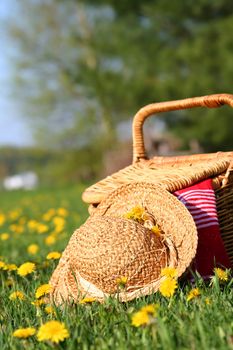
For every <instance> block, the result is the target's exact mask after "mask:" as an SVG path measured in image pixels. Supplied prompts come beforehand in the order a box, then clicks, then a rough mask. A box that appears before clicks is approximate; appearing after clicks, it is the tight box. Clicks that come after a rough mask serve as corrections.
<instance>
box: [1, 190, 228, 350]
mask: <svg viewBox="0 0 233 350" xmlns="http://www.w3.org/2000/svg"><path fill="white" fill-rule="evenodd" d="M82 190H83V188H82V186H78V187H75V188H67V189H63V190H57V191H55V190H53V191H46V190H41V191H38V192H37V191H35V192H14V193H1V197H0V198H1V202H0V203H1V205H0V246H1V250H0V256H1V257H0V280H1V288H0V294H1V295H0V325H1V332H0V350H6V349H12V350H14V349H29V350H30V349H49V348H55V349H56V348H57V349H74V350H76V349H93V350H94V349H101V350H104V349H127V350H129V349H164V350H165V349H166V350H169V349H183V350H184V349H187V350H188V349H189V350H190V349H205V350H206V349H218V350H219V349H224V350H225V349H233V312H232V310H233V309H232V306H233V289H232V285H233V280H232V277H231V276H230V275H228V278H226V279H227V280H226V281H220V280H219V279H218V278H217V277H215V278H214V279H213V283H212V284H210V283H209V282H208V283H204V282H203V280H202V279H201V278H200V277H198V276H197V277H196V280H195V283H194V284H193V285H191V284H190V283H185V282H181V281H179V282H178V283H179V286H178V289H177V290H176V292H175V294H174V295H173V296H172V297H171V298H166V297H164V296H162V295H161V294H160V293H159V292H158V293H156V294H155V295H151V296H148V297H143V298H141V299H138V300H135V301H132V302H129V303H119V302H118V301H117V300H115V299H108V300H106V302H105V303H103V304H99V303H98V302H96V301H94V302H93V303H84V304H76V305H73V306H68V305H66V306H65V307H63V308H56V307H55V306H53V309H52V310H51V309H49V308H47V306H48V305H46V304H41V305H35V304H38V300H40V299H36V296H35V293H36V290H37V288H38V287H39V286H40V285H43V284H47V283H48V281H49V278H50V276H51V273H52V271H53V270H54V268H55V266H56V265H57V262H58V260H57V259H47V258H46V257H47V256H48V254H49V253H50V252H62V250H63V249H64V247H65V246H66V244H67V242H68V240H69V237H70V235H71V234H72V232H73V231H74V229H75V228H77V227H78V226H80V224H81V223H82V222H84V220H85V218H86V217H87V208H86V206H85V205H84V204H83V203H82V202H81V192H82ZM25 262H31V263H34V264H35V270H34V271H33V272H32V273H28V274H27V275H25V276H21V275H19V274H18V272H19V270H17V269H16V267H15V266H14V265H13V264H15V265H17V267H19V266H20V265H21V264H23V263H25ZM193 288H198V289H199V294H200V295H198V296H197V297H194V298H192V299H191V300H189V301H188V300H187V296H188V294H189V292H190V290H191V289H193ZM16 291H17V292H20V293H22V294H20V293H18V297H17V296H16V294H13V293H14V292H16ZM36 300H37V302H35V301H36ZM33 303H34V304H33ZM151 304H153V305H156V307H155V308H156V313H155V314H154V313H153V314H152V313H151V314H149V316H148V321H147V322H145V325H142V326H139V327H135V326H133V325H132V319H133V317H134V315H135V313H137V312H138V311H139V310H141V308H142V307H144V306H146V305H151ZM46 310H47V311H46ZM51 311H52V312H51ZM50 320H58V321H60V322H63V323H64V325H65V328H66V329H67V331H68V333H66V338H65V339H64V341H60V342H58V343H54V342H52V341H50V340H48V341H46V340H44V341H43V340H40V341H39V340H38V329H39V328H40V326H41V325H42V324H46V322H48V321H50ZM27 327H30V328H35V329H36V331H34V333H35V334H34V335H32V336H30V337H28V338H18V337H16V336H13V333H14V331H15V330H16V329H19V328H27Z"/></svg>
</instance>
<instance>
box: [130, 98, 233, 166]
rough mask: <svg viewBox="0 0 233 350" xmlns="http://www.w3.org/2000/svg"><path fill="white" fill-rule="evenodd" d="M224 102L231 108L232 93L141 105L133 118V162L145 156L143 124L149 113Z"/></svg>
mask: <svg viewBox="0 0 233 350" xmlns="http://www.w3.org/2000/svg"><path fill="white" fill-rule="evenodd" d="M225 104H226V105H229V106H231V107H232V108H233V95H230V94H216V95H207V96H201V97H193V98H187V99H184V100H177V101H168V102H159V103H152V104H149V105H147V106H145V107H142V108H141V109H140V110H139V111H138V112H137V113H136V115H135V117H134V120H133V163H136V162H138V161H140V159H146V158H147V157H146V152H145V146H144V137H143V124H144V121H145V120H146V118H148V117H149V116H150V115H152V114H156V113H163V112H169V111H175V110H179V109H188V108H195V107H207V108H217V107H221V106H222V105H225Z"/></svg>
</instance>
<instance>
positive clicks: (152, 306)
mask: <svg viewBox="0 0 233 350" xmlns="http://www.w3.org/2000/svg"><path fill="white" fill-rule="evenodd" d="M158 307H159V306H158V305H157V304H149V305H146V306H143V307H142V308H141V310H140V311H142V312H147V313H148V314H151V315H155V314H156V311H157V310H158Z"/></svg>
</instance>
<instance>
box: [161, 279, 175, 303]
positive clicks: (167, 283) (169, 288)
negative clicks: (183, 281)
mask: <svg viewBox="0 0 233 350" xmlns="http://www.w3.org/2000/svg"><path fill="white" fill-rule="evenodd" d="M177 287H178V284H177V281H176V280H175V279H174V278H171V277H167V278H166V279H165V280H164V281H162V282H161V284H160V287H159V291H160V293H161V294H162V295H163V296H164V297H167V298H170V297H172V296H173V294H174V293H175V290H176V288H177Z"/></svg>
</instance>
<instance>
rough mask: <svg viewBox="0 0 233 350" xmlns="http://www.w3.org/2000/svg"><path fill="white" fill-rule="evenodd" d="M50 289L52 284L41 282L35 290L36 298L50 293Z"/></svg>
mask: <svg viewBox="0 0 233 350" xmlns="http://www.w3.org/2000/svg"><path fill="white" fill-rule="evenodd" d="M51 290H52V286H51V285H50V284H42V285H41V286H39V287H38V288H37V290H36V299H39V298H40V297H42V296H44V295H46V294H48V293H50V292H51Z"/></svg>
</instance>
